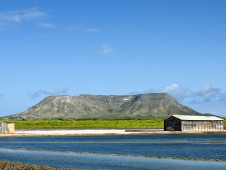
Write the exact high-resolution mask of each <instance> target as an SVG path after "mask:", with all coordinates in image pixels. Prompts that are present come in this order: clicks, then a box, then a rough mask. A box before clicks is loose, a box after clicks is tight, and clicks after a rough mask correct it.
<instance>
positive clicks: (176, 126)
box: [164, 115, 224, 131]
mask: <svg viewBox="0 0 226 170" xmlns="http://www.w3.org/2000/svg"><path fill="white" fill-rule="evenodd" d="M164 130H165V131H223V130H224V119H221V118H219V117H216V116H190V115H189V116H188V115H173V116H170V117H169V118H167V119H165V120H164Z"/></svg>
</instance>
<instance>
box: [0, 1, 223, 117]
mask: <svg viewBox="0 0 226 170" xmlns="http://www.w3.org/2000/svg"><path fill="white" fill-rule="evenodd" d="M225 9H226V1H224V0H187V1H186V0H184V1H181V0H170V1H169V0H158V1H157V0H156V1H155V0H108V1H106V0H66V1H65V0H57V1H55V0H24V1H17V0H1V1H0V57H1V62H0V77H1V81H0V116H4V115H9V114H15V113H19V112H22V111H25V110H26V109H27V108H28V107H31V106H32V105H34V104H36V103H38V102H39V101H41V100H42V99H43V98H45V97H46V96H50V95H80V94H101V95H104V94H106V95H108V94H114V95H127V94H138V93H151V92H167V93H170V94H171V95H172V96H173V97H175V98H176V99H177V100H178V101H179V102H180V103H182V104H184V105H187V106H189V107H191V108H193V109H195V110H197V111H199V112H202V113H213V114H217V115H219V116H225V117H226V80H225V74H226V66H225V63H226V10H225Z"/></svg>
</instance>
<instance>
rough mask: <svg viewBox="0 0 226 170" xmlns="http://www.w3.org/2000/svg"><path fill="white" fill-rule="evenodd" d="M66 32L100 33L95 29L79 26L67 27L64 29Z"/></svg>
mask: <svg viewBox="0 0 226 170" xmlns="http://www.w3.org/2000/svg"><path fill="white" fill-rule="evenodd" d="M65 29H66V30H75V31H81V32H90V33H97V32H100V29H98V28H95V27H81V26H69V27H65Z"/></svg>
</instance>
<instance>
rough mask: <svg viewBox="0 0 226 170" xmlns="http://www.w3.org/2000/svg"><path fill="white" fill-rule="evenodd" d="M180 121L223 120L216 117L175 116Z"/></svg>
mask: <svg viewBox="0 0 226 170" xmlns="http://www.w3.org/2000/svg"><path fill="white" fill-rule="evenodd" d="M173 116H174V117H176V118H178V119H180V120H223V119H221V118H219V117H216V116H190V115H189V116H188V115H173Z"/></svg>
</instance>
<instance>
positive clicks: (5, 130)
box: [0, 122, 15, 134]
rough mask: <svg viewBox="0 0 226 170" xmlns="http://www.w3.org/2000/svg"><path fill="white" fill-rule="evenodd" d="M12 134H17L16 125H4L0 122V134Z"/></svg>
mask: <svg viewBox="0 0 226 170" xmlns="http://www.w3.org/2000/svg"><path fill="white" fill-rule="evenodd" d="M1 133H2V134H12V133H15V124H14V123H4V122H0V134H1Z"/></svg>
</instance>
